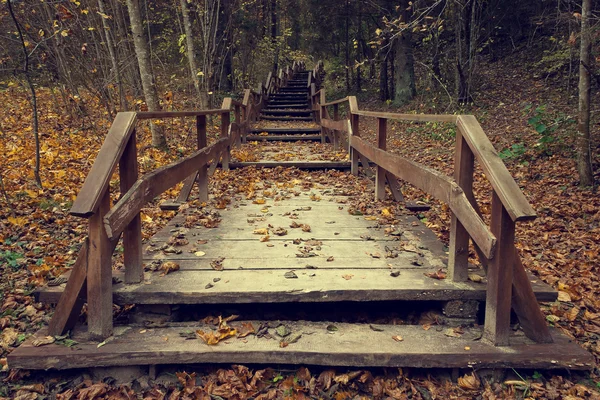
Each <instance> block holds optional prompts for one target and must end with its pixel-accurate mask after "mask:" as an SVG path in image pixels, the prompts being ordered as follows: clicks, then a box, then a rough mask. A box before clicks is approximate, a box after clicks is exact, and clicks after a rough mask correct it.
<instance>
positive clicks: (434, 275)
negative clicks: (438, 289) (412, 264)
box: [424, 268, 446, 280]
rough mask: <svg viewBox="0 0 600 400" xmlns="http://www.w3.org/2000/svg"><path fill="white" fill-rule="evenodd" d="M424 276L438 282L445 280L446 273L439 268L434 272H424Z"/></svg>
mask: <svg viewBox="0 0 600 400" xmlns="http://www.w3.org/2000/svg"><path fill="white" fill-rule="evenodd" d="M424 275H425V276H428V277H430V278H433V279H438V280H442V279H446V272H445V271H444V270H443V269H441V268H440V269H438V270H437V271H435V272H425V273H424Z"/></svg>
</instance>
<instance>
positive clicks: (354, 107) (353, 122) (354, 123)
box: [348, 96, 360, 175]
mask: <svg viewBox="0 0 600 400" xmlns="http://www.w3.org/2000/svg"><path fill="white" fill-rule="evenodd" d="M348 103H349V105H350V110H349V112H348V113H349V116H350V118H349V119H350V126H351V127H352V136H356V137H360V131H359V130H358V128H359V116H358V114H354V113H353V112H354V111H358V103H357V101H356V97H354V96H350V97H349V98H348ZM350 142H351V140H350ZM358 158H359V153H358V151H356V149H355V148H354V147H352V146H351V147H350V162H351V165H350V171H351V172H352V175H358Z"/></svg>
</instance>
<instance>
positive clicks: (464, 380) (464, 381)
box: [458, 373, 481, 390]
mask: <svg viewBox="0 0 600 400" xmlns="http://www.w3.org/2000/svg"><path fill="white" fill-rule="evenodd" d="M458 386H460V387H461V388H463V389H466V390H477V389H479V387H480V386H481V382H480V381H479V378H478V377H477V376H476V375H475V373H472V374H467V375H465V376H461V377H459V378H458Z"/></svg>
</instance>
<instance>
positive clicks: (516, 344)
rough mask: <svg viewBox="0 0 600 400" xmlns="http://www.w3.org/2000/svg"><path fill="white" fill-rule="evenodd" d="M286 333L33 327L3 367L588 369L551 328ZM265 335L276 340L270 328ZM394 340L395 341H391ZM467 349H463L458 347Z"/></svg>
mask: <svg viewBox="0 0 600 400" xmlns="http://www.w3.org/2000/svg"><path fill="white" fill-rule="evenodd" d="M262 322H267V321H256V320H254V321H244V320H240V321H233V322H231V323H230V325H231V326H232V327H234V328H239V327H241V326H242V323H251V324H252V326H253V327H254V328H255V329H258V327H259V326H260V325H261V323H262ZM282 324H284V325H286V326H288V327H289V328H290V330H291V331H292V332H294V334H292V336H294V335H296V334H302V336H301V337H300V338H299V340H298V341H297V342H296V343H292V344H289V345H288V346H281V345H280V341H279V340H272V339H271V340H270V339H267V338H266V337H262V338H259V337H256V336H255V335H250V336H248V337H246V338H244V339H239V338H235V337H234V338H231V339H228V340H225V341H223V342H221V343H219V344H218V345H215V346H209V345H206V344H204V342H203V341H202V340H200V339H196V340H186V339H185V338H184V337H182V336H181V335H180V333H181V332H187V331H192V332H194V331H196V330H199V329H200V330H204V331H212V330H213V329H214V327H213V326H209V325H203V324H187V325H183V324H182V325H178V326H173V327H164V328H154V329H148V330H144V333H140V329H129V328H127V327H123V328H120V329H119V331H118V332H117V333H116V335H115V338H114V339H113V340H111V341H109V342H107V343H106V344H105V345H104V346H101V347H98V343H97V342H91V341H89V340H87V339H86V338H85V335H84V334H82V333H80V332H76V333H75V335H74V339H75V340H76V341H78V342H79V344H78V345H77V346H76V347H74V348H68V347H66V346H61V345H58V344H51V345H47V346H43V347H34V346H33V344H32V342H33V341H34V340H35V339H38V338H43V337H44V336H45V335H47V332H46V331H45V330H41V331H39V332H38V333H36V334H35V335H33V337H32V338H30V339H28V340H26V341H25V342H24V343H23V344H22V345H21V346H20V347H19V348H17V349H15V350H13V352H12V353H10V354H9V355H8V365H9V367H10V368H12V369H15V368H21V369H26V370H27V369H38V370H47V369H71V368H89V367H111V366H131V365H156V364H173V365H177V364H208V365H212V364H223V363H225V364H245V365H248V364H266V365H274V364H281V365H290V364H296V365H321V366H344V367H353V368H365V367H418V368H450V367H453V368H464V369H469V370H471V369H473V368H475V369H482V368H490V369H493V368H499V369H503V368H523V369H532V370H540V369H568V370H591V369H593V368H594V366H595V363H594V359H593V356H592V355H591V354H590V353H589V352H587V351H585V350H584V349H582V348H581V347H580V346H579V345H577V344H576V343H574V342H573V341H572V340H570V339H569V338H568V337H567V336H565V335H563V334H561V333H560V332H559V331H558V330H553V331H552V334H553V337H554V338H555V339H556V345H552V344H545V345H544V344H542V345H532V343H531V342H530V341H528V340H527V339H524V338H522V337H518V336H516V335H514V336H512V337H511V346H510V347H509V348H507V349H504V348H498V347H495V346H491V345H489V344H487V343H485V342H483V341H481V340H474V338H477V337H478V336H479V335H481V330H480V329H476V328H465V329H464V331H465V333H464V334H463V335H462V336H461V337H458V338H456V337H448V336H446V335H445V334H444V331H445V330H440V331H439V332H438V330H436V329H429V330H427V331H425V330H423V328H422V327H421V326H418V325H417V326H415V325H377V327H378V328H380V329H381V331H375V330H373V328H372V327H371V326H370V325H369V324H348V323H337V322H335V323H334V324H335V326H336V328H337V329H336V331H335V332H330V331H328V330H327V326H328V325H330V324H332V322H329V321H323V322H307V321H282ZM269 332H270V334H271V335H272V336H273V337H277V335H276V334H275V328H270V330H269ZM398 336H399V337H402V338H403V341H401V342H397V341H396V340H394V337H398ZM466 347H468V348H469V350H468V351H466V350H465V348H466Z"/></svg>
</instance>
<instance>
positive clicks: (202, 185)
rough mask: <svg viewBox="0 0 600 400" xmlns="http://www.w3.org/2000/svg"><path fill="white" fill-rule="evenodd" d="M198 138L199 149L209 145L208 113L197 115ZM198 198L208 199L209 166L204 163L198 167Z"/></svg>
mask: <svg viewBox="0 0 600 400" xmlns="http://www.w3.org/2000/svg"><path fill="white" fill-rule="evenodd" d="M196 139H197V142H198V150H200V149H203V148H205V147H206V146H207V145H208V141H207V140H206V115H198V116H197V117H196ZM196 180H197V182H198V200H200V201H201V202H207V201H208V166H207V165H202V166H200V168H199V169H198V177H197V178H196Z"/></svg>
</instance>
